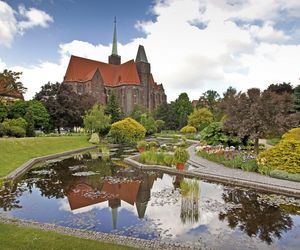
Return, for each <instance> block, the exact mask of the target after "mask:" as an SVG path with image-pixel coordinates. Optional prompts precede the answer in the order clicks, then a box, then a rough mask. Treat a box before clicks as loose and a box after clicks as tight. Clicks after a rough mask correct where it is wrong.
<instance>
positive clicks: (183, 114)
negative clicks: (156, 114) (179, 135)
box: [173, 93, 193, 128]
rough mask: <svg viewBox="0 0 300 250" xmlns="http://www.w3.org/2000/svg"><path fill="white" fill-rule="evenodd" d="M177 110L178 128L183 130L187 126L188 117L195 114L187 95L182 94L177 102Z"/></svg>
mask: <svg viewBox="0 0 300 250" xmlns="http://www.w3.org/2000/svg"><path fill="white" fill-rule="evenodd" d="M175 110H176V115H177V117H173V119H175V118H176V120H177V121H178V128H182V127H184V126H185V125H187V121H188V116H189V115H190V114H191V113H192V112H193V105H192V103H191V101H190V99H189V96H188V95H187V93H181V94H180V95H179V97H178V98H177V99H176V100H175Z"/></svg>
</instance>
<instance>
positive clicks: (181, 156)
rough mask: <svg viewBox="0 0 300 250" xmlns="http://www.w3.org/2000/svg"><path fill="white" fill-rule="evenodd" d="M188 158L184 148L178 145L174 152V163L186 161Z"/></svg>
mask: <svg viewBox="0 0 300 250" xmlns="http://www.w3.org/2000/svg"><path fill="white" fill-rule="evenodd" d="M189 158H190V156H189V153H188V152H187V151H186V150H185V149H184V148H181V147H179V148H177V149H176V150H175V152H174V162H175V163H186V162H187V161H188V159H189Z"/></svg>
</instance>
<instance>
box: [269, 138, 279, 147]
mask: <svg viewBox="0 0 300 250" xmlns="http://www.w3.org/2000/svg"><path fill="white" fill-rule="evenodd" d="M280 140H281V138H272V139H267V144H269V145H272V146H275V145H276V144H277V143H278V142H279V141H280Z"/></svg>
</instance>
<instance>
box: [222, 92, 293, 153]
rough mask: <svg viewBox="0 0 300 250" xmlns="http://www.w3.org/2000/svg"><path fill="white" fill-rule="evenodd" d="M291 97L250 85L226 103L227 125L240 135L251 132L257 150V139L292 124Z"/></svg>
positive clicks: (227, 128)
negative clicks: (251, 87) (244, 91)
mask: <svg viewBox="0 0 300 250" xmlns="http://www.w3.org/2000/svg"><path fill="white" fill-rule="evenodd" d="M291 106H292V98H291V95H290V94H288V93H285V94H282V95H279V94H276V93H275V92H272V91H264V92H263V93H261V91H260V90H259V89H255V88H253V89H249V90H248V91H247V93H241V94H239V95H237V96H236V97H235V98H231V100H230V101H229V102H228V103H227V105H226V109H225V111H226V114H227V117H226V119H225V121H224V125H225V129H226V130H227V131H229V132H231V133H232V134H238V135H239V136H240V137H241V138H242V137H245V136H250V138H251V139H253V140H254V148H255V152H256V153H258V150H259V147H258V141H259V139H260V138H263V137H265V136H266V135H275V134H278V133H282V132H284V131H287V130H288V129H289V128H290V126H291V124H290V114H289V111H290V110H291Z"/></svg>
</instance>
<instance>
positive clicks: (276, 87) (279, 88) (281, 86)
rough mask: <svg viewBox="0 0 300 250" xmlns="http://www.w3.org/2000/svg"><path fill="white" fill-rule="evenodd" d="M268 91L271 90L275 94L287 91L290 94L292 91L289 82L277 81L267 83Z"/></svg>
mask: <svg viewBox="0 0 300 250" xmlns="http://www.w3.org/2000/svg"><path fill="white" fill-rule="evenodd" d="M267 90H268V91H272V92H274V93H276V94H279V95H281V94H284V93H289V94H292V93H293V87H292V86H291V83H290V82H289V83H286V82H283V83H277V84H271V85H269V87H268V88H267Z"/></svg>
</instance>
